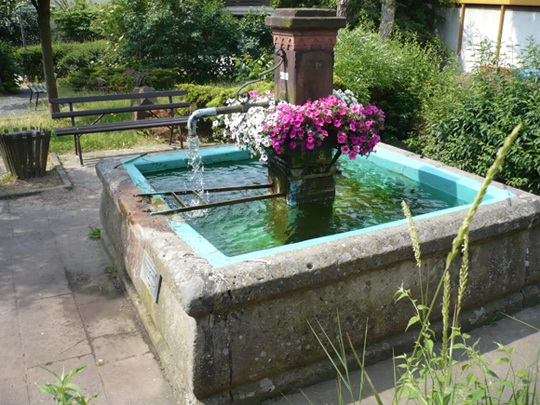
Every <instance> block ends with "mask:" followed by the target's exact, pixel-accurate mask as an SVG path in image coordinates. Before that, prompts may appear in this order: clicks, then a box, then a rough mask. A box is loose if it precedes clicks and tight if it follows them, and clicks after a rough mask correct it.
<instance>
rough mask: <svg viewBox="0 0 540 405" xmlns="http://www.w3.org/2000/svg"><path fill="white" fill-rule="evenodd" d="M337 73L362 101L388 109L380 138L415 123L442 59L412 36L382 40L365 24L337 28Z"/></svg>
mask: <svg viewBox="0 0 540 405" xmlns="http://www.w3.org/2000/svg"><path fill="white" fill-rule="evenodd" d="M335 55H336V56H335V74H336V75H337V76H338V77H339V81H340V83H342V86H344V87H346V88H349V89H351V90H352V91H353V92H354V93H355V95H356V96H357V98H358V100H359V101H360V102H362V103H363V104H369V103H371V104H375V105H377V107H379V108H381V109H382V110H383V111H384V112H385V113H386V122H385V131H384V133H383V139H384V140H386V141H388V140H392V139H396V138H397V139H405V138H406V137H407V136H409V133H410V132H411V131H413V130H414V129H415V127H416V124H417V121H418V119H419V113H420V111H421V107H422V101H423V98H424V95H425V92H426V88H429V86H430V83H431V82H432V81H434V80H436V79H437V77H438V75H439V72H440V65H441V63H442V59H441V57H440V56H439V55H438V53H437V52H436V50H435V49H433V48H431V47H425V46H421V45H420V44H419V43H418V42H416V41H414V40H404V39H402V38H399V37H397V38H394V39H391V40H386V41H383V40H382V39H381V38H380V36H379V35H378V34H377V33H376V32H374V30H373V29H372V28H370V27H369V26H367V25H361V26H359V27H358V28H355V29H354V30H351V31H348V30H340V31H339V35H338V42H337V45H336V48H335Z"/></svg>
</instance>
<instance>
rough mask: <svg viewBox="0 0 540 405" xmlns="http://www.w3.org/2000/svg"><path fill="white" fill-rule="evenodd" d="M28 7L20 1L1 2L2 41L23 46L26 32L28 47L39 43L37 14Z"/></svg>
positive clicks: (4, 0) (0, 25)
mask: <svg viewBox="0 0 540 405" xmlns="http://www.w3.org/2000/svg"><path fill="white" fill-rule="evenodd" d="M28 6H29V4H28V3H26V2H21V1H18V0H2V2H0V40H2V41H4V42H7V43H9V44H11V45H12V46H22V45H23V36H22V32H24V39H25V41H24V42H25V44H26V45H31V44H37V43H39V30H38V24H37V14H36V13H35V12H34V10H33V8H29V7H28ZM21 25H22V28H21Z"/></svg>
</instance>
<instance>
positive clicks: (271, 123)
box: [214, 90, 384, 160]
mask: <svg viewBox="0 0 540 405" xmlns="http://www.w3.org/2000/svg"><path fill="white" fill-rule="evenodd" d="M250 96H251V97H252V98H254V99H255V100H256V101H257V102H259V101H265V100H267V101H269V102H270V106H269V107H268V108H267V109H265V108H262V107H254V108H251V109H250V110H248V112H247V113H246V114H232V116H231V117H225V118H224V119H223V124H225V130H224V135H225V137H229V138H231V139H234V140H235V142H236V144H237V145H238V146H239V147H241V148H244V149H248V150H250V152H251V153H252V154H254V155H260V157H261V159H262V160H266V159H267V158H268V153H270V152H271V151H274V152H275V153H277V154H282V153H284V152H285V151H287V150H291V151H312V150H314V149H317V148H320V147H323V146H325V145H326V146H333V147H337V148H339V150H340V151H341V152H342V153H343V154H346V155H348V156H349V158H350V159H351V160H354V159H356V157H357V156H358V155H369V153H371V152H372V151H373V149H374V147H375V145H376V144H377V143H378V142H379V141H380V136H379V131H381V130H382V129H383V128H384V113H383V112H382V111H381V110H380V109H378V108H377V107H375V106H366V107H364V106H362V105H361V104H359V103H358V102H357V100H356V99H355V98H354V96H353V94H352V93H351V92H350V91H348V90H346V91H345V92H339V91H338V92H335V93H334V94H333V95H330V96H328V97H325V98H321V99H318V100H314V101H309V102H307V103H305V104H303V105H292V104H288V103H285V102H280V103H278V104H275V103H274V102H273V97H272V95H271V94H270V93H265V94H264V95H259V94H257V93H250ZM214 125H215V126H218V125H219V120H218V121H217V122H214Z"/></svg>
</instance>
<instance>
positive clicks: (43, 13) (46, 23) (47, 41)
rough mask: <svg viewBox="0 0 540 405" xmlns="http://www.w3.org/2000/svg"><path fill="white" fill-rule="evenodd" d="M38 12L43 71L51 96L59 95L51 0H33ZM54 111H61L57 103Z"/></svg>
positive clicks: (53, 108)
mask: <svg viewBox="0 0 540 405" xmlns="http://www.w3.org/2000/svg"><path fill="white" fill-rule="evenodd" d="M32 4H33V5H34V7H35V8H36V10H37V13H38V27H39V37H40V40H41V55H42V57H43V73H44V74H45V84H46V85H47V93H48V96H49V98H57V97H58V89H57V87H56V77H55V75H54V62H53V50H52V35H51V0H32ZM51 108H52V112H59V111H60V107H59V106H58V105H57V104H54V105H53V106H51Z"/></svg>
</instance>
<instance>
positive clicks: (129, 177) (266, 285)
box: [97, 145, 540, 404]
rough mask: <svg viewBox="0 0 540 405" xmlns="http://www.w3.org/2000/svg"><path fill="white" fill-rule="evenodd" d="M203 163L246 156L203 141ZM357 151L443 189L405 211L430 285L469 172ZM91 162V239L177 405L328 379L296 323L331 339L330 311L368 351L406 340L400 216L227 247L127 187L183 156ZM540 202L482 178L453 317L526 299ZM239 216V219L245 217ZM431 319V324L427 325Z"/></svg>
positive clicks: (534, 287) (532, 281) (460, 214)
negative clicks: (123, 283) (94, 229)
mask: <svg viewBox="0 0 540 405" xmlns="http://www.w3.org/2000/svg"><path fill="white" fill-rule="evenodd" d="M201 154H202V155H203V160H204V161H205V164H210V163H212V162H214V163H215V162H223V161H229V160H233V161H236V160H241V159H245V158H246V155H245V153H244V152H241V151H238V150H237V149H236V148H234V147H230V146H225V147H218V148H208V149H202V150H201ZM369 160H370V161H372V162H373V163H374V164H376V165H378V166H380V167H381V168H385V169H389V170H391V171H394V172H397V173H401V174H402V175H404V176H406V177H408V178H409V179H412V180H414V181H416V182H420V183H423V184H426V185H428V186H430V187H433V188H436V189H438V190H440V191H442V192H444V193H446V194H448V195H452V196H453V197H454V198H455V199H456V201H459V203H458V204H456V206H454V207H451V208H446V209H442V210H438V211H436V212H430V213H425V214H420V215H417V216H416V217H415V222H416V225H417V227H418V232H419V238H420V243H421V249H422V254H423V266H424V267H425V268H424V269H423V270H424V271H425V270H426V269H427V268H429V269H430V275H431V279H430V282H431V283H432V284H435V283H436V282H437V281H438V278H439V276H440V274H441V272H442V270H443V269H444V263H445V260H446V255H447V253H448V251H449V249H450V246H451V243H452V240H453V238H454V236H455V234H456V232H457V230H458V228H459V226H460V225H461V222H462V221H463V218H464V217H465V216H466V214H467V209H468V205H469V204H470V202H471V201H472V199H473V198H474V196H475V195H476V191H477V190H478V189H479V187H480V184H481V181H482V179H481V178H478V177H476V176H472V175H469V174H467V173H464V172H461V171H459V170H456V169H453V168H449V167H446V166H444V165H442V164H440V163H437V162H434V161H431V160H429V159H426V158H421V157H418V156H415V155H413V154H411V153H408V152H404V151H402V150H399V149H396V148H393V147H390V146H387V145H380V146H378V147H377V152H376V153H374V154H371V155H370V157H369ZM118 163H119V162H118V160H103V161H101V162H100V163H99V164H98V165H97V172H98V175H99V177H100V179H101V181H102V183H103V192H102V204H101V219H102V226H103V230H102V240H103V242H104V245H105V247H106V249H107V251H108V253H109V254H110V256H111V258H112V259H113V261H114V264H115V266H117V267H118V269H125V270H126V274H127V275H128V276H129V278H126V280H127V287H128V291H130V293H131V294H132V295H133V301H134V302H136V303H138V306H139V310H140V313H141V317H142V319H143V321H144V323H145V326H146V328H147V330H148V331H149V334H150V336H151V338H152V340H153V342H154V345H155V347H156V350H157V352H158V353H159V355H160V359H161V361H162V363H163V365H164V368H165V370H166V371H167V373H168V375H169V377H170V379H171V382H172V383H173V385H174V386H175V387H176V388H177V389H178V390H179V393H180V397H181V401H183V402H182V403H185V404H199V403H205V404H229V403H235V404H236V403H238V404H241V403H245V404H259V403H261V402H262V401H263V400H264V399H265V398H269V397H272V396H276V395H280V392H286V391H290V390H294V389H296V388H298V387H300V386H305V385H308V384H311V383H314V382H317V381H321V380H323V379H327V378H329V377H331V376H332V375H333V371H332V367H331V365H330V363H329V362H328V360H327V359H326V357H325V355H324V352H323V350H322V349H321V348H320V347H319V346H318V344H317V342H316V339H315V337H314V336H313V333H312V331H311V329H310V327H309V325H308V321H311V322H313V321H314V320H315V319H316V320H318V321H319V322H320V323H321V325H322V326H323V327H324V328H325V329H326V330H327V331H328V332H329V333H330V335H332V336H334V335H336V334H337V323H336V316H337V314H338V313H339V316H340V320H341V328H342V329H343V332H344V333H348V334H350V336H351V338H352V339H353V342H354V343H355V345H356V347H358V348H361V347H363V337H364V331H365V328H366V326H367V328H368V346H367V358H368V360H369V361H376V360H379V359H382V358H385V357H389V356H391V355H392V349H394V350H396V351H399V350H402V349H405V348H407V347H408V346H409V345H410V344H411V341H412V338H413V337H414V331H411V332H409V333H408V334H405V333H404V331H405V327H406V325H407V322H408V320H409V318H410V317H411V316H412V315H413V314H412V311H411V308H409V307H408V306H407V305H405V304H403V303H402V302H400V303H398V304H396V303H395V302H394V294H395V292H396V291H397V289H398V287H399V286H400V285H403V287H404V288H405V289H410V290H411V291H412V292H413V294H415V293H416V294H418V290H419V286H418V273H417V268H416V263H415V260H414V255H413V250H412V243H411V241H410V236H409V233H408V229H407V225H406V223H405V221H404V220H403V219H398V220H393V221H390V222H387V223H385V224H380V225H375V226H368V227H365V228H362V229H356V230H352V231H348V232H345V233H339V234H334V235H328V236H323V237H317V238H313V239H310V240H306V241H303V242H298V243H291V244H286V245H283V246H278V247H272V248H269V249H258V250H256V251H252V252H248V253H242V254H237V255H226V254H224V253H223V252H221V251H220V250H219V249H217V248H216V247H215V246H213V245H212V244H211V243H209V242H208V241H207V240H206V239H205V238H204V237H203V236H201V235H200V234H199V233H197V232H196V231H195V230H194V229H193V228H192V227H191V226H190V225H189V224H188V223H187V222H186V221H185V220H183V219H182V216H181V215H180V214H174V215H170V216H158V215H153V216H152V215H150V213H149V211H156V210H159V209H161V208H162V207H161V206H160V205H159V204H160V203H156V202H153V203H149V202H148V201H147V200H146V199H143V198H141V197H134V195H136V194H139V193H141V192H149V191H153V189H152V188H151V186H150V184H149V182H148V181H147V178H146V175H147V174H148V173H150V172H156V171H159V170H168V169H174V168H180V167H183V166H185V165H186V155H185V153H183V152H176V153H173V154H163V155H158V156H152V157H149V156H144V157H143V158H140V159H136V160H134V161H131V162H126V163H125V164H124V165H120V166H119V165H118ZM539 218H540V198H539V197H538V196H535V195H531V194H528V193H525V192H522V191H519V190H516V189H513V188H510V187H506V186H504V185H501V184H494V185H492V186H491V187H490V188H489V191H488V194H487V195H486V197H485V198H484V200H483V203H482V205H481V206H480V208H479V210H478V213H477V214H476V216H475V219H474V221H473V223H472V224H471V253H470V255H471V266H470V273H469V277H470V281H469V288H468V291H467V296H466V302H465V303H464V305H463V307H464V310H465V316H463V317H462V321H463V323H464V325H463V326H464V327H470V326H473V325H478V324H481V323H482V322H485V321H486V320H487V319H489V317H490V316H491V315H492V314H493V313H494V312H495V311H498V310H505V311H514V310H517V309H520V308H522V307H523V306H526V305H530V304H532V303H534V302H537V301H538V299H539V293H538V291H539V290H538V285H539V282H540V257H539V252H540V249H539V248H540V228H539V223H538V221H539ZM246 221H249V217H248V218H246ZM434 323H435V324H436V320H435V322H434Z"/></svg>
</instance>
